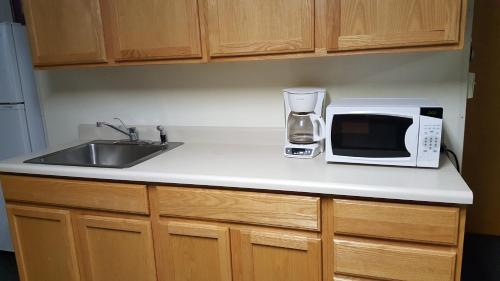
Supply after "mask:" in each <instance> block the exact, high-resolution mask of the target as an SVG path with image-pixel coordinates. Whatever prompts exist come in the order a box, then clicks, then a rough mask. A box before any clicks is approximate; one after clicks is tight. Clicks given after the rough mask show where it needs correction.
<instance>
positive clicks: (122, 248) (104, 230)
mask: <svg viewBox="0 0 500 281" xmlns="http://www.w3.org/2000/svg"><path fill="white" fill-rule="evenodd" d="M76 221H77V225H78V237H79V239H80V247H81V249H80V251H81V255H80V259H81V263H82V264H83V268H84V273H85V274H84V280H88V281H113V280H115V281H137V280H141V281H154V280H156V269H155V259H154V250H153V239H152V232H151V225H150V222H149V220H139V219H128V218H127V219H124V218H115V217H105V216H94V215H77V216H76Z"/></svg>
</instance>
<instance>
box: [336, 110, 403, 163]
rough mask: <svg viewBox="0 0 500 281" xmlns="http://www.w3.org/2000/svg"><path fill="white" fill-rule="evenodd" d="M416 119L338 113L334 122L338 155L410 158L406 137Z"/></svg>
mask: <svg viewBox="0 0 500 281" xmlns="http://www.w3.org/2000/svg"><path fill="white" fill-rule="evenodd" d="M412 124H413V119H411V118H405V117H399V116H390V115H375V114H338V115H334V116H333V120H332V135H331V140H332V150H333V154H334V155H339V156H350V157H369V158H393V157H410V155H411V154H410V152H409V151H408V150H407V149H406V145H405V135H406V131H407V130H408V128H409V127H410V126H411V125H412Z"/></svg>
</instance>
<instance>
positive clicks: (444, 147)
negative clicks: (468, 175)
mask: <svg viewBox="0 0 500 281" xmlns="http://www.w3.org/2000/svg"><path fill="white" fill-rule="evenodd" d="M441 152H444V153H446V155H448V157H449V155H450V154H451V155H452V156H453V159H454V160H455V164H456V166H455V167H457V171H458V172H459V173H460V162H458V157H457V154H456V153H455V152H453V151H452V150H451V149H448V147H447V146H446V144H444V143H442V144H441Z"/></svg>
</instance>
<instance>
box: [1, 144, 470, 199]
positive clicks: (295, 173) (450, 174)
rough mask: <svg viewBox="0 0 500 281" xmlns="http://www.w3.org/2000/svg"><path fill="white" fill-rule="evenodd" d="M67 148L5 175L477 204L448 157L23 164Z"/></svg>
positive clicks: (229, 152)
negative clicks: (368, 161)
mask: <svg viewBox="0 0 500 281" xmlns="http://www.w3.org/2000/svg"><path fill="white" fill-rule="evenodd" d="M75 144H77V143H73V144H72V145H75ZM70 146H71V145H68V146H65V147H70ZM65 147H58V148H55V149H51V150H48V151H45V152H44V153H37V154H33V155H29V156H24V157H18V158H14V159H10V160H7V161H3V162H0V172H5V173H20V174H35V175H50V176H64V177H78V178H92V179H107V180H120V181H138V182H148V183H171V184H190V185H206V186H222V187H238V188H248V189H265V190H277V191H292V192H305V193H316V194H329V195H346V196H359V197H369V198H383V199H399V200H411V201H425V202H437V203H453V204H472V199H473V195H472V192H471V190H470V189H469V187H468V186H467V184H466V183H465V182H464V180H463V179H462V177H461V176H460V174H459V173H458V172H457V171H456V170H455V167H454V166H453V165H452V163H451V162H450V160H449V159H448V158H447V157H444V156H443V157H441V159H442V160H441V167H440V168H439V169H423V168H404V167H383V166H365V165H350V164H326V163H325V160H324V155H323V154H322V155H319V156H317V157H316V158H314V159H291V158H286V157H284V156H283V155H282V146H278V145H254V144H246V145H237V144H200V143H196V144H195V143H188V144H184V145H182V146H180V147H178V148H175V149H174V150H171V151H168V152H166V153H163V154H161V155H160V156H157V157H155V158H152V159H150V160H148V161H145V162H143V163H141V164H139V165H136V166H134V167H131V168H126V169H109V168H89V167H70V166H55V165H42V164H25V163H23V161H24V160H26V159H30V158H33V157H36V156H39V155H43V154H46V153H47V152H52V151H56V150H59V149H62V148H65Z"/></svg>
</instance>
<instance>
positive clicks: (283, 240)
mask: <svg viewBox="0 0 500 281" xmlns="http://www.w3.org/2000/svg"><path fill="white" fill-rule="evenodd" d="M250 242H251V243H252V244H256V245H264V246H272V247H278V248H287V249H295V250H301V251H307V250H309V238H307V237H303V236H293V235H283V234H278V233H261V232H259V233H255V232H252V233H251V235H250Z"/></svg>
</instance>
